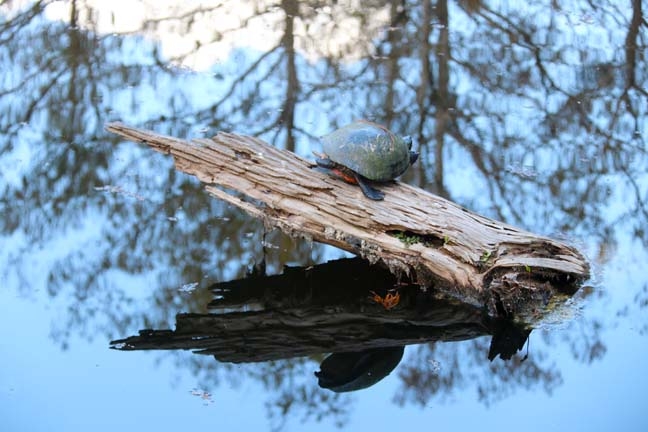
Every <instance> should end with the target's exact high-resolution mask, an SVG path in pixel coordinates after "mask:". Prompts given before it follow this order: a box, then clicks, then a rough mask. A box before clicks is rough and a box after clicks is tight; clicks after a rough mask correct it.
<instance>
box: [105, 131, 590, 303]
mask: <svg viewBox="0 0 648 432" xmlns="http://www.w3.org/2000/svg"><path fill="white" fill-rule="evenodd" d="M106 129H107V130H108V131H110V132H113V133H115V134H118V135H120V136H122V137H124V138H127V139H129V140H132V141H135V142H141V143H144V144H146V145H148V146H150V147H151V148H153V149H154V150H157V151H159V152H162V153H165V154H170V155H172V156H173V158H174V160H175V164H176V168H177V169H178V170H180V171H182V172H185V173H187V174H190V175H193V176H195V177H197V178H198V179H199V180H201V181H202V182H204V183H206V184H208V186H207V187H206V189H207V191H208V192H209V193H210V194H211V195H213V196H214V197H216V198H219V199H222V200H224V201H226V202H228V203H231V204H233V205H235V206H237V207H240V208H241V209H243V210H245V211H246V212H248V213H250V214H251V215H253V216H255V217H257V218H259V219H261V220H263V222H264V223H265V224H266V225H267V226H271V227H277V228H279V229H281V230H282V231H284V232H286V233H288V234H289V235H292V236H300V237H304V238H306V239H308V240H312V241H317V242H321V243H326V244H329V245H333V246H336V247H338V248H340V249H344V250H346V251H349V252H352V253H354V254H356V255H358V256H361V257H364V258H365V259H367V260H369V261H370V262H372V263H375V262H377V261H381V262H382V263H384V264H385V265H386V266H387V267H388V268H389V269H390V270H391V271H392V273H395V274H406V275H407V276H408V278H409V279H410V280H413V281H414V282H415V283H417V284H419V285H421V286H423V287H427V288H433V289H440V290H443V291H444V292H446V293H450V294H452V295H455V296H458V297H459V298H461V299H462V300H463V301H467V302H470V303H473V304H476V305H486V306H488V307H489V310H491V312H492V311H494V310H495V309H497V310H498V311H499V312H500V314H501V312H502V310H500V309H502V308H503V309H504V311H514V310H515V304H516V303H517V302H519V301H520V300H521V299H524V298H527V297H528V296H536V295H538V293H539V292H541V291H546V286H547V284H550V285H551V286H552V288H553V289H557V290H566V291H567V292H570V293H571V292H574V291H575V290H576V289H577V288H578V284H579V283H580V282H581V281H582V280H584V279H585V278H587V277H588V276H589V266H588V263H587V261H586V260H585V259H584V257H583V256H582V255H581V254H580V253H579V252H578V250H576V249H575V248H574V247H572V246H570V245H567V244H565V243H563V242H561V241H557V240H554V239H550V238H547V237H543V236H539V235H535V234H532V233H530V232H527V231H523V230H521V229H518V228H515V227H513V226H510V225H507V224H504V223H501V222H497V221H495V220H492V219H489V218H486V217H484V216H480V215H478V214H475V213H473V212H471V211H469V210H467V209H465V208H463V207H461V206H459V205H457V204H455V203H453V202H451V201H448V200H446V199H443V198H441V197H439V196H436V195H433V194H431V193H428V192H426V191H424V190H422V189H419V188H416V187H413V186H410V185H407V184H404V183H400V182H398V181H395V182H393V183H390V184H385V185H381V186H380V189H381V190H382V191H384V192H385V199H384V201H371V200H368V199H366V198H365V197H364V196H363V195H362V192H361V191H360V189H359V188H358V187H357V186H353V185H348V184H345V183H343V182H341V181H339V180H337V179H334V178H332V177H330V176H327V175H325V174H322V173H320V172H318V171H316V170H313V169H312V168H313V167H314V163H313V162H311V161H308V160H306V159H303V158H301V157H299V156H297V155H295V154H294V153H291V152H288V151H285V150H281V149H278V148H275V147H272V146H270V145H269V144H267V143H265V142H263V141H261V140H259V139H257V138H253V137H249V136H243V135H238V134H234V133H226V132H220V133H218V135H216V136H215V137H214V138H212V139H195V140H193V141H191V142H189V141H185V140H181V139H177V138H173V137H168V136H164V135H159V134H156V133H154V132H151V131H147V130H143V129H136V128H132V127H129V126H125V125H123V124H121V123H110V124H108V125H107V126H106ZM214 185H218V187H217V186H214Z"/></svg>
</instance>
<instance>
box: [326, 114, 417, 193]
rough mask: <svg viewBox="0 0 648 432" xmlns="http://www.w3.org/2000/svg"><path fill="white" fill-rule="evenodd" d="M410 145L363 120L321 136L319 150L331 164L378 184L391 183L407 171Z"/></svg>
mask: <svg viewBox="0 0 648 432" xmlns="http://www.w3.org/2000/svg"><path fill="white" fill-rule="evenodd" d="M411 146H412V142H411V140H406V139H403V138H401V137H399V136H396V135H394V134H393V133H392V132H391V131H389V130H388V129H387V128H385V127H383V126H380V125H378V124H376V123H372V122H369V121H365V120H358V121H355V122H353V123H351V124H349V125H347V126H344V127H342V128H340V129H338V130H336V131H334V132H331V133H330V134H328V135H326V136H324V137H322V149H323V150H324V153H325V154H326V156H327V157H328V158H329V159H330V160H331V161H333V162H335V163H337V164H340V165H343V166H345V167H347V168H349V169H351V170H352V171H355V172H356V173H358V174H360V175H361V176H363V177H366V178H368V179H369V180H374V181H378V182H383V181H389V180H393V179H395V178H396V177H398V176H399V175H401V174H403V173H404V172H405V171H406V170H407V168H408V167H409V166H410V148H411Z"/></svg>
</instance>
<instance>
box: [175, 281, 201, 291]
mask: <svg viewBox="0 0 648 432" xmlns="http://www.w3.org/2000/svg"><path fill="white" fill-rule="evenodd" d="M197 287H198V282H192V283H188V284H184V285H182V287H180V289H179V290H178V291H180V292H183V293H191V292H194V290H195V289H196V288H197Z"/></svg>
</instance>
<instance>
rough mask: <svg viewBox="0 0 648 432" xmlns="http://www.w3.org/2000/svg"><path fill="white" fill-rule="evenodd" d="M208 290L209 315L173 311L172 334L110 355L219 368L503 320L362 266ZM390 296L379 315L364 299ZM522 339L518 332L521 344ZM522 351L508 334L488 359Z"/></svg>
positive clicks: (293, 272) (427, 337)
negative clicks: (172, 356) (156, 355)
mask: <svg viewBox="0 0 648 432" xmlns="http://www.w3.org/2000/svg"><path fill="white" fill-rule="evenodd" d="M211 289H212V290H213V292H214V295H215V298H214V300H213V301H212V302H211V303H210V305H209V306H210V308H211V309H213V310H214V311H215V313H212V314H179V315H178V316H177V318H176V329H175V331H173V330H142V331H140V333H139V335H138V336H132V337H129V338H125V339H121V340H117V341H113V342H112V345H113V348H116V349H120V350H147V349H191V350H195V351H196V352H197V353H200V354H209V355H213V356H214V357H215V358H216V359H218V360H220V361H226V362H235V363H239V362H258V361H268V360H277V359H285V358H291V357H301V356H307V355H311V354H319V353H323V352H358V351H363V350H368V349H374V348H384V347H400V346H404V345H409V344H420V343H426V342H436V341H459V340H466V339H472V338H475V337H478V336H484V335H491V334H493V335H494V338H493V340H494V341H495V340H497V332H499V331H500V330H499V329H500V328H501V324H500V323H501V322H503V321H502V320H501V319H493V318H491V317H490V316H489V315H488V314H486V313H485V312H484V310H483V309H482V308H477V307H475V306H472V305H469V304H465V303H461V302H458V301H456V300H453V299H448V298H441V297H439V296H438V293H433V292H431V291H423V290H421V288H420V287H419V286H416V285H412V284H410V283H409V281H407V280H405V279H401V280H397V278H396V277H395V276H393V275H392V274H391V273H390V272H389V271H388V270H387V269H385V268H383V267H381V266H379V265H369V264H367V263H366V261H364V260H361V259H347V260H338V261H333V262H330V263H327V264H323V265H319V266H313V267H308V268H287V269H286V271H285V272H284V273H283V274H282V275H276V276H251V277H249V278H246V279H242V280H236V281H230V282H224V283H217V284H215V285H214V286H212V288H211ZM390 290H391V292H392V293H394V295H396V294H397V295H398V298H399V302H398V304H397V305H396V306H395V307H394V308H392V309H390V310H386V309H385V308H384V306H383V305H381V304H380V303H377V302H376V301H375V299H374V295H373V294H372V293H371V292H372V291H373V292H375V293H376V294H377V295H379V296H385V294H386V293H387V292H390ZM528 332H529V331H528V330H527V331H523V334H524V338H523V339H521V342H522V344H523V343H524V340H526V336H527V335H528ZM509 340H510V341H512V342H513V343H514V346H513V345H510V344H508V345H507V341H509ZM519 348H521V345H520V339H519V338H518V339H511V338H510V337H508V336H507V337H506V338H504V339H500V340H499V341H498V342H497V344H493V346H491V351H493V349H495V351H496V352H495V353H494V354H493V353H491V354H489V356H490V355H492V357H494V356H495V355H497V354H501V356H502V358H509V357H510V356H511V355H512V354H514V353H515V352H517V350H518V349H519ZM484 357H486V355H485V356H484Z"/></svg>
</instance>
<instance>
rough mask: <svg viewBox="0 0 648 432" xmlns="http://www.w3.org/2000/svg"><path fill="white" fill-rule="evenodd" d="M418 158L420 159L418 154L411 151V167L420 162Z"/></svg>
mask: <svg viewBox="0 0 648 432" xmlns="http://www.w3.org/2000/svg"><path fill="white" fill-rule="evenodd" d="M418 157H419V154H418V152H415V151H410V152H409V161H410V165H414V162H416V161H417V160H418Z"/></svg>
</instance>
